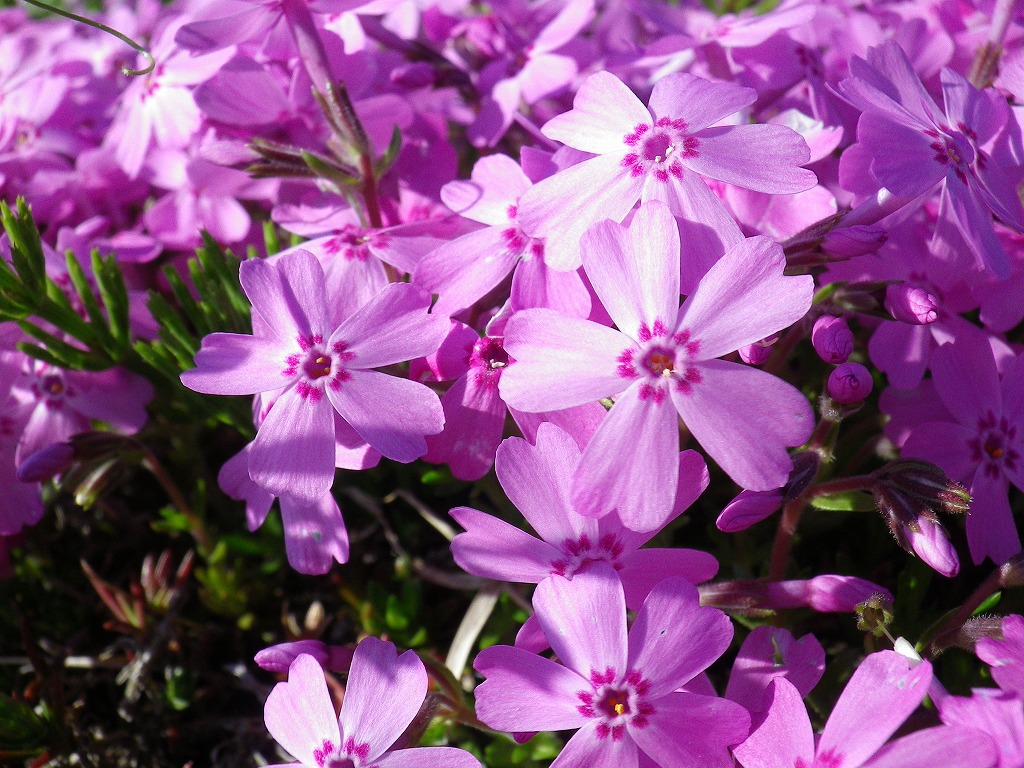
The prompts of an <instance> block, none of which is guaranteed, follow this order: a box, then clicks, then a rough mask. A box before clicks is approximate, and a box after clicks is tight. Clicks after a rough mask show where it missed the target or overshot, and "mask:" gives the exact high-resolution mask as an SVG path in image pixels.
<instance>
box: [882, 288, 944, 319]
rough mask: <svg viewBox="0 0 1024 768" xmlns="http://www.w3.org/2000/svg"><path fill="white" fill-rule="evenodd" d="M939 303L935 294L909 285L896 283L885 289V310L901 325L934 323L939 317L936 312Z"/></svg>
mask: <svg viewBox="0 0 1024 768" xmlns="http://www.w3.org/2000/svg"><path fill="white" fill-rule="evenodd" d="M938 303H939V302H938V299H936V298H935V296H934V295H933V294H931V293H929V292H928V291H926V290H925V289H924V288H919V287H917V286H913V285H909V284H908V283H895V284H894V285H890V286H889V287H888V288H886V289H885V309H886V311H888V313H889V314H890V315H892V316H893V318H894V319H896V320H899V321H900V322H901V323H909V324H910V325H928V324H930V323H934V322H935V321H936V320H937V319H938V317H939V315H938V312H937V311H936V307H938Z"/></svg>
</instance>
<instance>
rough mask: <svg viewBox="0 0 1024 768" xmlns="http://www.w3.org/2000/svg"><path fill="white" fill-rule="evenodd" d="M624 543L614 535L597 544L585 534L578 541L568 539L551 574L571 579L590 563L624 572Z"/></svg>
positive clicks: (554, 563)
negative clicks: (561, 555)
mask: <svg viewBox="0 0 1024 768" xmlns="http://www.w3.org/2000/svg"><path fill="white" fill-rule="evenodd" d="M623 550H624V547H623V546H622V542H621V541H619V539H618V537H617V536H616V535H615V534H613V533H606V534H605V535H604V536H602V537H601V538H600V539H598V540H597V541H596V542H591V541H590V537H589V536H587V535H586V534H583V535H582V536H580V537H579V538H578V539H566V540H565V541H564V542H562V554H563V557H561V558H560V559H558V560H554V561H553V562H552V563H551V572H552V573H557V574H558V575H559V576H564V577H565V578H567V579H571V578H572V577H573V575H574V574H575V573H576V572H577V571H579V570H580V569H581V568H583V567H584V566H586V565H587V564H588V563H602V562H603V563H608V564H609V565H611V566H612V568H614V569H615V570H617V571H621V570H622V561H621V559H620V558H621V557H622V552H623Z"/></svg>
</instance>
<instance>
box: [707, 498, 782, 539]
mask: <svg viewBox="0 0 1024 768" xmlns="http://www.w3.org/2000/svg"><path fill="white" fill-rule="evenodd" d="M781 506H782V489H781V488H778V489H776V490H774V491H741V492H740V494H739V495H738V496H737V497H736V498H735V499H733V500H732V501H730V502H729V503H728V504H726V505H725V509H723V510H722V514H720V515H719V516H718V520H716V521H715V525H717V526H718V530H720V531H725V532H726V533H736V532H737V531H743V530H746V529H747V528H749V527H750V526H752V525H754V523H759V522H761V521H762V520H764V519H766V518H767V517H769V516H770V515H771V514H772V513H773V512H775V510H777V509H778V508H779V507H781Z"/></svg>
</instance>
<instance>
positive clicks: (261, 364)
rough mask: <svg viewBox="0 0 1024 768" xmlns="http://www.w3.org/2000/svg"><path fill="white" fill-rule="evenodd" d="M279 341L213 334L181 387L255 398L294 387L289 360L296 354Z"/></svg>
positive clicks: (208, 392) (182, 379) (197, 356)
mask: <svg viewBox="0 0 1024 768" xmlns="http://www.w3.org/2000/svg"><path fill="white" fill-rule="evenodd" d="M292 346H294V344H293V345H291V346H287V345H286V344H285V343H284V342H282V340H281V339H278V338H276V337H263V336H243V335H241V334H238V333H211V334H210V335H209V336H206V337H204V338H203V344H202V346H201V347H200V349H199V351H198V352H196V367H195V368H193V369H191V370H189V371H185V372H184V373H182V374H181V383H182V384H184V385H185V386H186V387H188V388H189V389H191V390H194V391H196V392H203V393H204V394H208V395H253V394H256V393H257V392H270V391H273V390H276V389H281V387H284V386H287V385H288V384H289V383H291V379H290V378H288V377H287V376H285V375H284V371H285V369H287V367H288V365H287V363H286V359H287V357H288V355H289V354H291V353H292V352H293V351H295V350H294V349H293V348H291V347H292Z"/></svg>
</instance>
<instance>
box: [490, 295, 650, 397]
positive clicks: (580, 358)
mask: <svg viewBox="0 0 1024 768" xmlns="http://www.w3.org/2000/svg"><path fill="white" fill-rule="evenodd" d="M504 346H505V350H506V351H507V352H508V353H509V355H510V356H511V357H512V358H513V360H514V361H515V362H513V363H512V364H510V365H509V366H508V367H507V368H506V369H505V370H504V372H503V373H502V374H501V381H500V382H499V383H498V390H499V391H500V392H501V397H502V399H503V400H504V401H505V402H506V403H508V404H509V405H510V406H511V407H513V408H518V409H519V410H522V411H533V412H538V411H555V410H560V409H562V408H571V407H573V406H576V405H583V404H585V403H589V402H592V401H594V400H600V399H601V398H602V397H608V396H609V395H616V394H618V393H619V392H621V391H622V390H624V389H626V387H627V386H628V385H629V383H630V382H629V379H625V378H623V377H622V376H620V375H619V373H618V367H619V361H618V357H619V355H620V354H621V353H622V351H623V350H625V349H626V348H627V347H634V346H635V344H634V342H633V341H632V339H630V338H629V337H628V336H625V335H624V334H622V333H619V332H618V331H615V330H612V329H611V328H606V327H605V326H603V325H598V324H597V323H593V322H590V321H589V320H582V319H579V318H576V317H568V316H566V315H561V314H559V313H558V312H554V311H552V310H549V309H526V310H523V311H522V312H516V313H515V314H514V315H513V316H512V317H511V318H510V319H509V321H508V324H507V325H506V326H505V342H504Z"/></svg>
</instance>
